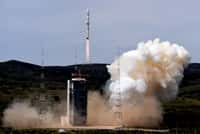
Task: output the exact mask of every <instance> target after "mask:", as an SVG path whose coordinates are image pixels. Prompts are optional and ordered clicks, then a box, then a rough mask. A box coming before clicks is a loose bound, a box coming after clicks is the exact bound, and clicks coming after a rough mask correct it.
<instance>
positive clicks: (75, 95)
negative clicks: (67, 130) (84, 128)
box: [67, 71, 88, 125]
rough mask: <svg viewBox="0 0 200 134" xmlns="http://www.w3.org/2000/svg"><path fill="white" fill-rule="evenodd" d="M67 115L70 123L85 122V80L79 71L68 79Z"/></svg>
mask: <svg viewBox="0 0 200 134" xmlns="http://www.w3.org/2000/svg"><path fill="white" fill-rule="evenodd" d="M67 85H68V90H67V116H68V119H69V121H68V122H69V124H71V125H86V123H87V93H88V90H87V86H86V85H87V81H86V79H85V78H84V76H83V75H81V73H80V71H79V73H77V74H72V79H71V80H68V84H67Z"/></svg>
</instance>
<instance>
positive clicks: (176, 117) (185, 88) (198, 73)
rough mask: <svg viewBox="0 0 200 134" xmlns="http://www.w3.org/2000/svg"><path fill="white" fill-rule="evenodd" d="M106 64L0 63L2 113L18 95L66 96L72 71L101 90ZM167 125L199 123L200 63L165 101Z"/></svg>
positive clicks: (186, 74) (92, 87)
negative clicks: (172, 98) (42, 74)
mask: <svg viewBox="0 0 200 134" xmlns="http://www.w3.org/2000/svg"><path fill="white" fill-rule="evenodd" d="M106 65H107V64H78V65H70V66H45V67H44V68H42V67H41V66H39V65H34V64H30V63H24V62H20V61H15V60H11V61H7V62H1V63H0V115H1V116H2V111H3V109H4V108H5V107H7V106H8V104H10V103H11V102H12V101H13V100H15V99H16V98H21V99H24V98H25V99H27V98H30V94H31V97H32V96H33V94H34V93H40V92H43V93H45V94H49V96H51V97H52V98H53V99H54V101H58V100H61V99H62V98H65V96H64V95H65V92H66V90H65V89H66V82H67V80H68V79H70V78H71V74H72V72H77V70H80V72H81V73H83V74H87V79H88V82H89V84H88V85H89V87H88V88H89V89H90V90H100V91H102V90H101V89H102V86H103V85H104V84H105V82H106V81H107V79H109V74H108V72H107V69H106ZM42 71H43V72H44V74H45V79H44V80H43V82H44V83H45V87H46V88H45V91H42V90H41V89H40V83H41V77H40V75H41V72H42ZM163 114H164V126H167V127H176V126H187V127H190V126H197V127H199V126H200V122H199V120H200V64H198V63H191V64H190V65H189V66H188V68H187V69H185V71H184V79H183V80H182V83H181V84H180V90H179V95H178V97H177V99H176V100H174V101H172V102H169V103H167V104H164V113H163Z"/></svg>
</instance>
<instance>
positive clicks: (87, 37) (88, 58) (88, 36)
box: [85, 9, 90, 63]
mask: <svg viewBox="0 0 200 134" xmlns="http://www.w3.org/2000/svg"><path fill="white" fill-rule="evenodd" d="M85 51H86V52H85V53H86V63H90V11H89V9H87V18H86V48H85Z"/></svg>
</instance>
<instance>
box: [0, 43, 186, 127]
mask: <svg viewBox="0 0 200 134" xmlns="http://www.w3.org/2000/svg"><path fill="white" fill-rule="evenodd" d="M189 61H190V55H189V53H188V51H187V50H186V49H185V48H184V47H182V46H180V45H178V44H173V43H170V42H168V41H165V42H160V40H159V39H155V40H153V41H151V40H150V41H147V42H141V43H139V44H138V47H137V49H136V50H131V51H128V52H125V53H123V54H122V55H121V56H120V57H119V58H118V59H116V60H115V61H114V62H113V63H112V64H111V65H109V66H107V69H108V72H109V73H110V75H111V78H110V79H109V80H108V81H107V84H106V85H105V88H104V89H105V94H104V95H100V94H99V93H98V92H89V93H88V118H87V125H88V126H96V125H98V126H99V127H100V126H116V125H123V126H127V127H129V126H130V127H156V126H158V125H159V124H160V123H161V122H162V108H161V103H162V102H166V101H170V100H172V99H174V98H175V97H176V95H177V93H178V85H179V83H180V81H181V80H182V78H183V71H184V68H185V67H187V65H188V63H189ZM65 101H66V100H65ZM65 108H66V102H65V103H62V104H60V105H57V106H54V107H53V109H54V110H51V111H47V112H46V113H44V114H43V116H42V117H43V119H41V114H40V113H39V111H38V109H37V108H36V107H33V106H31V105H30V103H29V102H28V101H23V102H16V103H13V104H12V105H10V107H8V108H7V109H6V110H5V111H4V117H3V124H4V126H8V127H14V128H41V127H42V128H51V127H54V128H55V127H71V126H68V125H69V124H68V125H67V124H65V126H63V125H62V124H63V123H61V122H64V123H65V122H66V120H67V118H68V117H63V118H62V119H63V120H60V117H61V116H62V115H66V110H65ZM119 112H121V117H120V121H119V119H118V118H119V117H117V116H116V113H119ZM58 113H60V114H58Z"/></svg>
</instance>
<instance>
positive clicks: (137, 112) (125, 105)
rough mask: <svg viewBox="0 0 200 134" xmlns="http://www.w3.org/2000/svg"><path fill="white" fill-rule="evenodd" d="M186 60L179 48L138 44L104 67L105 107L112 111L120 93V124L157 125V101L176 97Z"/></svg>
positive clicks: (158, 102) (187, 58) (144, 43)
mask: <svg viewBox="0 0 200 134" xmlns="http://www.w3.org/2000/svg"><path fill="white" fill-rule="evenodd" d="M189 61H190V56H189V53H188V51H187V50H186V49H185V48H183V47H182V46H179V45H178V44H171V43H170V42H168V41H165V42H160V40H159V39H155V40H153V41H151V40H149V41H147V42H141V43H139V44H138V47H137V49H136V50H132V51H128V52H126V53H123V54H122V55H121V56H120V57H119V58H118V59H116V60H115V61H114V62H113V63H112V64H111V65H110V66H108V67H107V68H108V71H109V73H110V75H111V78H110V80H109V81H108V82H107V86H106V92H107V95H108V96H109V104H110V105H111V106H112V107H113V108H114V106H115V103H116V101H117V100H119V98H118V97H119V96H117V95H116V94H117V93H118V92H120V94H121V96H120V97H121V101H122V115H123V124H124V125H131V126H155V125H158V124H159V122H160V121H161V120H162V116H161V115H162V111H161V108H160V102H163V101H170V100H172V99H173V98H175V97H176V95H177V93H178V84H179V83H180V81H181V80H182V78H183V71H184V68H185V67H186V66H187V65H188V63H189ZM119 63H120V64H119ZM119 89H120V90H119ZM137 119H140V120H137ZM136 120H137V121H136ZM138 121H139V122H138Z"/></svg>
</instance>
